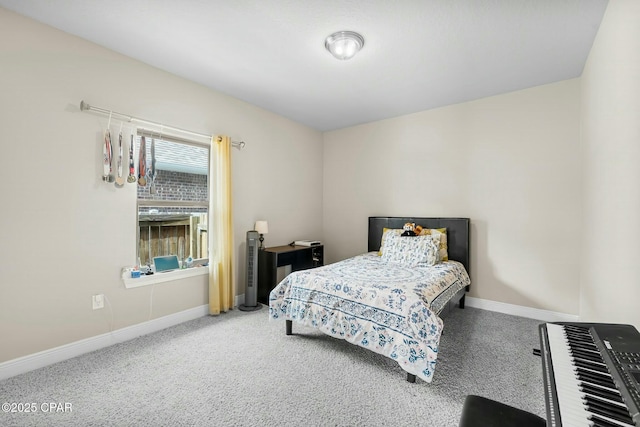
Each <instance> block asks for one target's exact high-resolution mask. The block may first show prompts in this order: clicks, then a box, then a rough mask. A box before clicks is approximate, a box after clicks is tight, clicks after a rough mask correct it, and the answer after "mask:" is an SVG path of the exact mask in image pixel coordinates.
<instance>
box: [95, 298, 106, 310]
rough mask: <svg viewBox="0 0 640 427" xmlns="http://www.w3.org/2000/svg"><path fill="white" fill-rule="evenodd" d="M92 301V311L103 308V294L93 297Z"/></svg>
mask: <svg viewBox="0 0 640 427" xmlns="http://www.w3.org/2000/svg"><path fill="white" fill-rule="evenodd" d="M92 301H93V309H94V310H98V309H101V308H104V295H103V294H98V295H94V296H93V297H92Z"/></svg>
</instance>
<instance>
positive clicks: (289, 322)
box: [285, 320, 293, 335]
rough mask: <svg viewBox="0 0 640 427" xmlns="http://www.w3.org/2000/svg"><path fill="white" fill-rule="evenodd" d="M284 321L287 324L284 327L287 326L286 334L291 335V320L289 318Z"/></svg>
mask: <svg viewBox="0 0 640 427" xmlns="http://www.w3.org/2000/svg"><path fill="white" fill-rule="evenodd" d="M285 322H286V324H287V326H286V328H287V335H291V333H292V332H291V329H292V326H293V322H292V321H291V320H286V321H285Z"/></svg>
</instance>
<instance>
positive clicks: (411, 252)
mask: <svg viewBox="0 0 640 427" xmlns="http://www.w3.org/2000/svg"><path fill="white" fill-rule="evenodd" d="M381 258H382V261H384V262H393V263H396V264H403V265H406V266H410V267H418V266H428V265H434V264H435V263H436V262H437V261H438V244H437V243H436V242H435V241H434V238H433V237H432V236H431V235H425V236H400V235H398V234H396V233H388V234H387V236H386V238H385V240H384V247H383V248H382V257H381Z"/></svg>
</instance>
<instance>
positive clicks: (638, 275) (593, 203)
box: [580, 0, 640, 329]
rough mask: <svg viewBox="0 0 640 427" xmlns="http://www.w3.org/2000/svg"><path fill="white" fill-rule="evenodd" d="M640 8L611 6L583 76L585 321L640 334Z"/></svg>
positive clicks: (624, 0) (619, 2) (622, 3)
mask: <svg viewBox="0 0 640 427" xmlns="http://www.w3.org/2000/svg"><path fill="white" fill-rule="evenodd" d="M638 22H640V2H638V1H637V0H616V1H610V2H609V5H608V6H607V10H606V12H605V15H604V19H603V21H602V24H601V25H600V30H599V31H598V35H597V37H596V40H595V42H594V44H593V47H592V49H591V52H590V54H589V59H588V61H587V64H586V66H585V69H584V73H583V76H582V82H581V83H582V94H583V96H582V98H583V102H582V135H583V163H584V173H583V194H584V200H583V210H584V230H585V239H584V242H585V244H584V245H583V251H582V288H581V292H580V314H581V316H582V318H583V319H585V320H591V321H596V322H622V323H632V324H634V325H635V326H636V327H637V328H638V329H640V305H639V304H640V269H639V268H638V260H639V259H640V245H639V244H638V240H639V239H640V166H639V161H640V25H638Z"/></svg>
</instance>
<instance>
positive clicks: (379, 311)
mask: <svg viewBox="0 0 640 427" xmlns="http://www.w3.org/2000/svg"><path fill="white" fill-rule="evenodd" d="M405 223H415V224H416V225H420V226H421V227H423V228H424V229H427V230H424V231H428V232H429V233H431V232H433V234H434V235H433V236H418V237H397V236H400V232H399V231H391V232H389V233H387V234H385V236H384V237H385V238H386V241H385V240H383V232H384V231H385V229H391V230H400V229H402V227H403V225H404V224H405ZM442 229H446V239H444V241H445V242H446V245H444V249H445V251H444V256H443V252H442V250H443V247H442V245H440V246H438V242H440V240H439V238H436V237H434V236H435V234H437V233H438V231H434V230H440V231H442ZM424 231H423V232H424ZM407 239H412V240H407ZM423 244H424V245H426V246H423ZM381 245H382V247H381ZM398 245H400V247H401V249H400V250H399V251H398V250H396V249H395V248H396V247H398ZM406 245H409V246H410V247H411V248H415V247H417V246H419V248H418V250H417V252H416V251H413V249H410V250H406V247H408V246H406ZM424 248H428V249H427V250H426V251H425V249H424ZM381 250H383V251H386V252H384V253H381ZM433 251H435V252H436V253H433ZM414 252H415V253H418V254H419V255H418V258H419V259H418V258H415V256H416V255H414ZM423 252H425V253H427V255H426V258H425V259H423V257H424V255H423ZM398 254H400V256H401V257H405V258H406V257H410V260H411V261H410V262H409V263H408V264H407V263H406V262H404V261H402V262H400V261H398V260H397V259H394V258H393V257H394V256H396V255H398ZM469 255H470V253H469V219H468V218H420V217H370V218H369V233H368V252H366V253H363V254H361V255H357V256H354V257H351V258H348V259H346V260H343V261H339V262H336V263H333V264H329V265H326V266H323V267H318V268H314V269H310V270H303V271H296V272H293V273H291V274H289V275H288V276H287V277H285V278H284V280H282V281H281V282H280V283H279V284H278V285H277V286H276V287H275V288H274V289H273V290H272V291H271V293H270V295H269V317H270V319H272V320H277V319H278V320H279V319H284V320H285V321H286V334H287V335H291V334H292V325H293V322H296V323H298V324H302V325H307V326H311V327H314V328H317V329H318V330H320V331H321V332H323V333H325V334H327V335H330V336H332V337H335V338H340V339H343V340H345V341H347V342H350V343H352V344H356V345H359V346H361V347H364V348H366V349H369V350H371V351H374V352H376V353H379V354H382V355H384V356H386V357H389V358H391V359H393V360H395V361H396V362H397V363H398V364H399V365H400V367H401V368H402V369H403V370H404V371H406V372H407V381H409V382H415V380H416V376H417V377H419V378H421V379H423V380H424V381H427V382H431V380H432V379H433V374H434V370H435V366H436V360H437V356H438V346H439V341H440V336H441V334H442V330H443V326H444V323H443V320H442V317H443V315H444V314H445V313H446V312H447V311H449V310H450V309H451V307H452V306H455V305H457V306H458V307H460V308H464V299H465V292H466V291H468V290H469V286H470V284H471V279H470V275H469V271H470V269H469V267H470V263H469ZM436 257H437V258H438V259H437V260H436ZM414 258H415V259H414ZM442 258H444V260H443V259H442ZM403 259H404V258H403ZM434 260H435V261H434ZM434 262H435V263H434ZM431 264H433V265H431Z"/></svg>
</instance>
